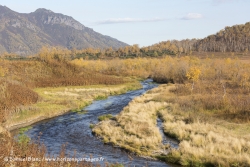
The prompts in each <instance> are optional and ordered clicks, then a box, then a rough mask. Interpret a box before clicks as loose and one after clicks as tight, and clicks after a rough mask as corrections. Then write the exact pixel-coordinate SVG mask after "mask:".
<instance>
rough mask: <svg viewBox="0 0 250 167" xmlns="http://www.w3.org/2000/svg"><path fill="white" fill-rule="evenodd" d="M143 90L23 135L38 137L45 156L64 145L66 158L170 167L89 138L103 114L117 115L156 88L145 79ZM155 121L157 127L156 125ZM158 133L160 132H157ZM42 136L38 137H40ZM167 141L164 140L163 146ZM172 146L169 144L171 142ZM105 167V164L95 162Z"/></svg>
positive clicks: (96, 103) (37, 126)
mask: <svg viewBox="0 0 250 167" xmlns="http://www.w3.org/2000/svg"><path fill="white" fill-rule="evenodd" d="M141 84H142V86H143V88H142V89H140V90H135V91H130V92H127V93H125V94H122V95H117V96H110V97H108V99H105V100H100V101H94V102H93V103H92V104H91V105H89V106H88V107H85V108H84V109H83V110H85V111H87V112H86V113H85V114H81V113H80V114H79V113H74V112H70V113H68V114H65V115H62V116H58V117H56V118H53V119H50V120H45V121H41V122H38V123H36V124H34V125H33V128H32V129H30V130H29V131H27V132H26V134H27V135H28V136H29V137H30V138H31V139H34V140H36V138H37V136H38V135H39V134H41V135H39V136H40V142H42V143H44V144H45V145H46V147H47V151H48V155H50V156H55V157H56V156H58V155H59V152H60V150H61V146H62V144H66V150H67V151H66V153H67V157H72V156H73V155H74V153H75V152H76V154H75V157H76V158H82V157H85V158H88V157H92V158H98V157H102V158H103V159H104V160H105V161H107V162H109V163H116V162H117V163H122V164H123V165H124V166H136V167H142V166H149V167H151V166H152V167H173V166H175V165H169V164H166V163H164V162H160V161H155V160H149V159H144V158H141V157H138V156H135V155H133V154H131V153H128V152H127V151H125V150H123V149H121V148H114V147H113V146H111V145H108V144H103V142H102V141H101V140H100V139H98V138H97V137H96V136H94V135H93V134H92V131H91V129H90V127H89V125H90V124H95V123H98V117H99V116H101V115H104V114H112V115H116V114H118V113H120V112H121V111H122V109H123V108H124V107H125V106H126V105H128V103H129V102H130V101H131V100H132V99H133V98H134V97H136V96H140V95H141V94H143V93H145V92H146V91H147V90H150V89H152V88H154V87H156V86H157V85H156V84H153V83H152V80H150V79H148V80H145V81H143V82H141ZM159 124H160V123H159V121H158V125H159ZM160 129H161V128H160ZM40 132H41V133H40ZM166 140H167V138H164V142H165V143H167V142H168V141H166ZM170 143H171V145H172V143H173V142H172V141H170ZM98 163H100V164H104V162H98Z"/></svg>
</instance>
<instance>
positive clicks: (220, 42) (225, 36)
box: [195, 22, 250, 52]
mask: <svg viewBox="0 0 250 167" xmlns="http://www.w3.org/2000/svg"><path fill="white" fill-rule="evenodd" d="M249 49H250V22H248V23H246V24H242V25H235V26H232V27H225V29H223V30H221V31H219V32H218V33H216V34H215V35H210V36H208V37H206V38H204V39H201V40H198V41H197V43H196V44H195V50H197V51H208V52H247V51H248V50H249Z"/></svg>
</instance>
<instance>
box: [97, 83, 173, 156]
mask: <svg viewBox="0 0 250 167" xmlns="http://www.w3.org/2000/svg"><path fill="white" fill-rule="evenodd" d="M157 90H158V88H154V89H153V90H150V91H148V92H147V93H146V94H144V95H141V96H139V97H136V98H134V99H133V100H132V101H131V102H130V103H129V105H128V106H127V107H125V108H124V109H123V110H122V112H121V113H120V114H118V115H117V116H116V117H114V118H113V119H111V120H107V121H102V122H100V123H98V124H97V125H96V126H95V127H94V128H93V132H94V133H95V134H96V135H97V136H99V137H101V138H102V139H103V142H104V143H111V144H112V145H114V146H119V147H121V148H124V149H126V150H129V151H132V152H134V153H136V154H137V155H139V156H143V157H145V156H147V157H148V156H151V157H153V158H154V157H155V156H156V155H161V154H164V155H166V154H167V152H168V151H169V150H168V148H169V145H168V144H167V145H164V144H162V136H161V134H160V131H159V128H158V127H157V118H158V112H159V111H160V110H162V109H163V108H166V107H167V106H168V103H166V102H155V101H153V98H154V97H155V96H157V95H158V93H157Z"/></svg>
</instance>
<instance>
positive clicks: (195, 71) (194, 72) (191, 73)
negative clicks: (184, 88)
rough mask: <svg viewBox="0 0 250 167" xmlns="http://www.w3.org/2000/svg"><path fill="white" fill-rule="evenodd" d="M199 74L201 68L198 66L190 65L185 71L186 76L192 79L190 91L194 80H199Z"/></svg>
mask: <svg viewBox="0 0 250 167" xmlns="http://www.w3.org/2000/svg"><path fill="white" fill-rule="evenodd" d="M200 74H201V70H200V69H199V68H198V67H191V68H190V69H189V70H188V71H187V74H186V77H187V78H188V79H189V80H192V81H193V84H192V88H191V90H192V91H193V89H194V82H196V81H198V80H199V77H200Z"/></svg>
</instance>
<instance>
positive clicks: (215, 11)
mask: <svg viewBox="0 0 250 167" xmlns="http://www.w3.org/2000/svg"><path fill="white" fill-rule="evenodd" d="M0 5H3V6H7V7H8V8H10V9H12V10H14V11H16V12H19V13H30V12H33V11H35V10H36V9H38V8H46V9H49V10H52V11H53V12H55V13H62V14H65V15H68V16H72V17H73V18H74V19H76V20H77V21H79V22H81V23H82V24H83V25H85V26H87V27H90V28H93V29H94V30H95V31H97V32H99V33H101V34H103V35H108V36H111V37H113V38H116V39H118V40H120V41H123V42H125V43H127V44H130V45H132V44H139V45H140V46H148V45H152V44H155V43H158V42H161V41H166V40H172V39H177V40H180V39H186V38H204V37H206V36H208V35H211V34H214V33H216V32H218V31H219V30H221V29H223V28H224V27H225V26H232V25H235V24H245V23H246V22H250V0H126V1H124V0H119V1H118V0H71V1H69V0H42V1H41V0H1V1H0Z"/></svg>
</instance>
